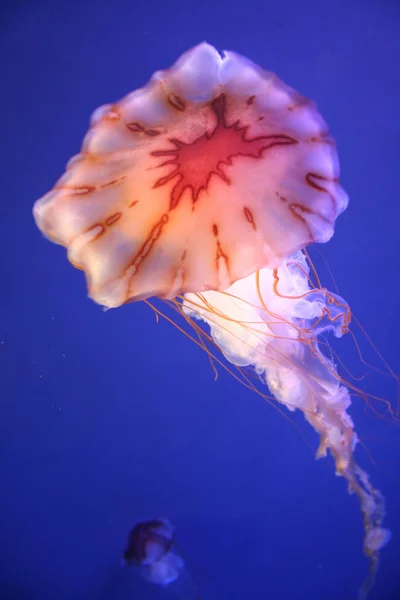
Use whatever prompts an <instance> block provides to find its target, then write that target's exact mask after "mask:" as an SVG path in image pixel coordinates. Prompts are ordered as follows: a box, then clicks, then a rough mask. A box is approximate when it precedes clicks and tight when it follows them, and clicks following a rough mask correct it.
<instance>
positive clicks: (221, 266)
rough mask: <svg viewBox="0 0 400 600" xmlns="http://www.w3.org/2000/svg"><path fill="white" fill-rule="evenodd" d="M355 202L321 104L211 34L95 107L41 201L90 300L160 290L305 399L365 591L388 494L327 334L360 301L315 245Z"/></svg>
mask: <svg viewBox="0 0 400 600" xmlns="http://www.w3.org/2000/svg"><path fill="white" fill-rule="evenodd" d="M347 203H348V198H347V195H346V193H345V192H344V190H343V189H342V187H341V186H340V183H339V162H338V157H337V152H336V147H335V142H334V140H333V139H332V137H331V136H330V134H329V131H328V128H327V125H326V124H325V122H324V120H323V119H322V117H321V115H320V114H319V113H318V111H317V109H316V107H315V105H314V104H313V103H312V102H310V101H309V100H307V99H306V98H304V97H302V96H300V95H299V94H298V93H297V92H296V91H295V90H293V89H292V88H290V87H288V86H287V85H285V84H284V83H283V82H282V81H281V80H280V79H278V77H276V76H275V75H273V74H272V73H269V72H266V71H263V70H262V69H261V68H260V67H257V66H256V65H254V64H253V63H252V62H250V61H249V60H247V59H246V58H244V57H242V56H239V55H238V54H235V53H234V52H224V53H223V54H222V55H220V54H219V53H218V52H217V51H216V50H215V48H213V47H212V46H210V45H209V44H206V43H203V44H200V45H199V46H197V47H195V48H193V49H192V50H189V51H188V52H186V53H185V54H183V55H182V56H181V58H180V59H179V60H178V61H177V62H176V63H175V64H174V65H173V66H172V67H171V68H170V69H169V70H165V71H159V72H157V73H155V74H154V75H153V77H152V78H151V79H150V81H149V83H148V84H147V85H146V86H145V87H143V88H141V89H138V90H136V91H134V92H133V93H131V94H129V95H127V96H126V97H125V98H123V99H122V100H121V101H120V102H117V103H115V104H113V105H107V106H103V107H101V108H100V109H98V110H96V111H95V113H94V114H93V117H92V122H91V128H90V130H89V132H88V134H87V135H86V137H85V139H84V142H83V146H82V150H81V153H80V154H78V155H77V156H75V157H74V158H72V159H71V161H70V162H69V163H68V166H67V170H66V172H65V174H64V175H63V176H62V177H61V179H60V180H59V181H58V182H57V183H56V185H55V187H54V189H53V190H52V191H51V192H49V193H48V194H47V195H45V196H44V197H43V198H41V199H40V200H38V201H37V202H36V204H35V207H34V217H35V220H36V223H37V225H38V227H39V228H40V229H41V231H42V232H43V233H44V235H46V236H47V237H48V238H50V239H51V240H52V241H54V242H56V243H58V244H62V245H63V246H65V247H66V248H67V249H68V258H69V260H70V261H71V263H72V264H73V265H74V266H75V267H77V268H79V269H82V270H83V271H84V272H85V275H86V281H87V286H88V293H89V296H90V297H91V298H92V299H93V300H94V301H95V302H97V303H99V304H101V305H103V306H105V307H108V308H112V307H118V306H121V305H122V304H125V303H127V302H133V301H138V300H145V301H146V302H147V303H148V304H150V305H151V306H152V307H153V309H154V310H155V311H156V312H157V313H158V314H163V315H164V316H165V317H166V318H167V319H168V320H172V319H171V318H170V317H168V315H167V314H165V313H163V311H161V310H160V309H159V308H157V306H155V305H153V304H152V303H150V301H149V300H148V299H149V298H150V297H153V296H156V297H158V298H161V299H163V300H164V301H165V302H167V303H169V304H170V306H172V308H173V309H175V310H176V311H177V312H178V313H179V314H180V315H181V316H182V317H183V318H184V319H185V321H186V323H188V324H189V325H190V326H191V327H192V328H193V330H194V334H193V335H191V334H189V333H188V332H187V331H186V334H187V335H188V336H189V337H192V339H193V340H194V341H195V343H197V344H198V345H199V346H200V347H201V348H203V349H205V350H206V351H207V352H208V353H209V356H210V357H211V358H212V360H213V361H214V362H220V359H219V358H218V354H217V352H216V351H217V350H220V351H221V352H222V353H223V355H224V356H225V358H226V359H227V360H228V361H229V362H230V363H232V364H233V365H234V366H235V367H233V368H234V369H235V371H234V375H235V377H237V378H239V379H240V380H241V381H242V383H244V385H246V386H247V387H248V388H249V389H251V390H254V391H256V392H257V393H258V394H259V395H261V396H262V397H263V398H269V396H268V395H267V394H266V393H265V392H264V391H263V390H262V386H258V387H257V385H256V384H254V382H253V379H252V378H250V377H249V375H248V373H247V371H246V367H249V366H250V367H252V368H253V370H255V372H256V373H257V375H258V376H259V378H260V380H261V381H262V382H263V383H264V384H266V385H267V386H268V389H269V391H270V393H271V394H272V395H273V397H274V399H275V400H276V401H278V402H280V403H282V404H284V405H285V406H286V407H287V408H288V409H289V410H295V409H299V410H301V411H302V412H303V413H304V416H305V418H306V419H307V421H308V422H309V423H310V424H311V425H312V427H313V428H314V429H315V430H316V431H317V433H318V434H319V438H320V445H319V448H318V451H317V457H322V456H325V455H326V454H327V451H329V452H330V454H331V455H332V457H333V459H334V462H335V469H336V474H337V475H341V476H343V477H344V478H345V479H346V480H347V483H348V487H349V491H350V492H352V493H355V494H356V495H357V497H358V499H359V502H360V507H361V511H362V514H363V519H364V528H365V535H364V551H365V554H366V555H367V557H368V558H369V561H370V568H369V574H368V577H367V579H366V581H365V583H364V585H363V587H362V589H361V591H360V597H365V596H366V595H367V593H368V591H369V589H370V587H371V585H372V583H373V580H374V577H375V574H376V569H377V565H378V558H379V550H380V548H381V547H382V546H383V545H384V544H385V542H386V541H387V540H388V539H389V532H388V531H387V530H386V529H384V528H383V527H382V526H381V523H382V519H383V517H384V514H385V507H384V499H383V497H382V495H381V494H380V492H379V491H378V490H376V489H375V488H374V487H373V486H372V485H371V483H370V481H369V478H368V475H367V473H365V472H364V471H363V470H362V469H361V468H360V466H359V465H358V464H357V463H356V461H355V457H354V449H355V446H356V443H357V435H356V433H355V430H354V425H353V422H352V420H351V417H350V415H349V413H348V408H349V406H350V393H351V392H355V393H359V390H357V389H356V388H355V387H354V386H353V385H352V384H350V383H349V382H346V381H345V380H344V379H343V378H342V376H340V375H339V374H338V372H337V368H336V365H335V363H334V360H333V358H332V356H333V355H332V353H331V352H330V350H329V347H328V345H327V342H325V341H323V343H322V344H321V335H322V334H327V333H333V335H335V336H336V337H341V336H342V335H344V334H346V333H347V332H348V331H349V327H350V324H351V316H352V315H351V310H350V308H349V306H348V305H347V304H346V302H345V301H344V300H343V298H341V297H339V296H338V295H336V294H333V293H331V292H329V291H328V290H327V289H326V288H324V287H323V286H322V285H321V283H320V280H319V277H318V275H317V272H316V270H315V268H314V267H313V265H312V263H311V261H310V260H309V257H308V254H307V251H306V247H307V246H308V245H309V244H312V243H314V242H327V241H328V240H329V239H330V238H331V237H332V235H333V232H334V226H335V221H336V218H337V217H338V216H339V215H340V214H341V213H342V212H343V211H344V210H345V208H346V207H347ZM177 326H179V325H177ZM208 326H209V328H210V334H209V333H208V330H207V327H208ZM324 340H325V338H324ZM326 349H328V350H327V351H326ZM222 364H223V365H226V363H222ZM225 368H229V367H227V366H225ZM162 547H163V546H162V544H159V545H158V546H157V544H156V548H155V549H154V551H156V550H157V548H158V549H159V550H160V548H162ZM168 552H169V551H167V552H166V553H165V558H166V557H168V558H169V554H168ZM171 559H172V557H171ZM167 563H168V561H167ZM172 563H173V564H172V565H171V568H172V572H174V569H177V568H178V565H177V564H175V563H174V561H173V560H172ZM156 564H157V561H156V563H155V564H154V565H153V566H154V567H155V565H156ZM164 566H165V568H166V572H167V571H168V566H169V565H168V564H165V565H164V563H163V568H164ZM148 570H149V573H150V575H151V576H154V577H156V573H157V569H154V570H153V569H152V568H150V567H149V569H148ZM175 572H177V571H175Z"/></svg>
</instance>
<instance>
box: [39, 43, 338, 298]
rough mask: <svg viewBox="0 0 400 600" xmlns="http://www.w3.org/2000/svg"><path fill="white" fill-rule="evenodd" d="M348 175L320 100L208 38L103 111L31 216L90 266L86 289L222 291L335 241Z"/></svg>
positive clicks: (96, 293)
mask: <svg viewBox="0 0 400 600" xmlns="http://www.w3.org/2000/svg"><path fill="white" fill-rule="evenodd" d="M338 176H339V166H338V159H337V154H336V150H335V145H334V142H333V140H332V138H331V136H330V135H329V132H328V130H327V127H326V124H325V123H324V121H323V119H322V117H321V116H320V115H319V113H318V112H317V110H316V108H315V106H314V105H313V104H312V103H311V102H309V101H308V100H306V99H305V98H303V97H302V96H300V95H299V94H298V93H297V92H295V91H294V90H293V89H291V88H289V87H288V86H286V85H285V84H284V83H283V82H282V81H280V80H279V79H278V78H277V77H276V76H274V75H272V74H271V73H269V72H266V71H263V70H262V69H260V68H259V67H257V66H256V65H254V64H253V63H251V62H250V61H248V60H247V59H245V58H243V57H242V56H239V55H238V54H235V53H234V52H225V53H224V55H223V56H221V55H220V54H219V53H218V52H217V50H215V48H213V47H212V46H210V45H209V44H206V43H203V44H200V45H199V46H197V47H195V48H193V49H192V50H189V51H188V52H186V53H185V54H183V55H182V57H181V58H180V59H179V60H178V61H177V62H176V63H175V65H173V66H172V67H171V68H170V69H168V70H165V71H159V72H157V73H155V74H154V75H153V77H152V78H151V79H150V81H149V83H148V84H147V85H146V86H145V87H144V88H141V89H139V90H136V91H135V92H133V93H131V94H129V95H128V96H126V97H125V98H123V99H122V100H121V101H120V102H117V103H115V104H113V105H109V106H108V107H101V109H98V110H97V111H96V112H95V113H94V116H93V117H92V122H91V128H90V130H89V132H88V134H87V136H86V137H85V140H84V142H83V146H82V150H81V153H80V154H79V155H78V156H76V157H74V158H73V159H72V161H70V163H69V164H68V166H67V170H66V173H65V174H64V175H63V177H61V179H60V180H59V181H58V182H57V183H56V185H55V187H54V189H53V190H52V192H50V193H49V194H47V195H46V196H44V197H43V198H41V199H40V200H38V201H37V202H36V204H35V207H34V216H35V220H36V223H37V225H38V227H39V228H40V229H41V230H42V232H43V233H44V234H45V235H46V236H47V237H49V238H50V239H51V240H53V241H55V242H57V243H59V244H62V245H63V246H65V247H67V249H68V258H69V260H70V261H71V262H72V263H73V264H74V265H75V266H77V267H78V268H81V269H83V270H84V272H85V274H86V278H87V284H88V290H89V296H90V297H91V298H92V299H93V300H95V301H96V302H98V303H100V304H102V305H104V306H107V307H116V306H120V305H121V304H124V303H126V302H128V301H130V300H140V299H144V298H148V297H151V296H158V297H161V298H174V297H176V296H178V295H180V294H183V293H185V292H201V291H204V290H209V289H211V290H224V289H226V288H228V287H229V285H231V284H232V283H233V282H234V281H236V280H238V279H241V278H243V277H245V276H247V275H249V274H251V273H254V272H255V271H256V270H257V269H260V268H262V267H266V266H268V267H271V268H274V267H277V266H279V264H280V263H281V261H282V259H283V258H285V257H286V256H289V255H291V254H292V253H294V252H295V251H297V250H299V249H301V248H304V247H305V246H306V245H308V244H310V243H311V242H314V241H315V242H326V241H327V240H329V239H330V237H331V236H332V234H333V229H334V223H335V219H336V217H337V216H338V215H339V214H340V213H341V212H342V211H343V210H344V209H345V208H346V206H347V196H346V194H345V192H344V191H343V189H342V188H341V186H340V184H339V182H338ZM238 240H240V244H238Z"/></svg>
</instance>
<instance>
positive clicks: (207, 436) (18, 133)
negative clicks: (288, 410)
mask: <svg viewBox="0 0 400 600" xmlns="http://www.w3.org/2000/svg"><path fill="white" fill-rule="evenodd" d="M0 10H1V13H0V56H1V67H0V68H1V71H0V82H1V90H2V91H1V94H0V97H1V104H2V106H1V112H0V120H1V122H2V127H1V132H2V141H1V156H2V158H1V163H0V164H1V170H2V178H1V181H2V190H1V200H0V257H1V260H0V268H1V294H0V309H1V320H0V342H1V345H0V352H1V358H0V361H1V362H0V381H1V388H0V397H1V401H0V444H1V458H0V482H1V493H0V598H1V600H36V599H37V600H54V599H55V598H57V600H81V599H82V600H83V599H85V600H86V599H87V600H132V599H135V600H138V599H140V600H147V599H148V600H153V599H154V600H157V599H158V598H160V600H162V599H163V598H166V599H167V598H168V597H171V598H172V596H168V594H166V593H165V592H163V591H162V590H159V589H157V588H153V587H152V586H150V585H148V584H146V583H144V582H142V581H141V580H140V579H139V578H137V577H135V575H134V574H133V573H132V572H127V571H126V570H124V569H123V568H122V567H121V566H120V556H121V552H122V550H123V547H124V543H125V538H126V535H127V533H128V531H129V529H130V528H131V527H132V526H133V524H134V522H135V521H137V520H138V519H141V518H146V517H153V516H158V515H161V516H166V517H168V518H170V519H171V520H172V522H173V523H174V524H175V526H176V528H177V536H178V540H179V546H180V548H182V549H183V551H184V554H185V557H186V559H187V563H188V568H189V570H190V571H191V573H192V575H193V577H194V578H195V580H196V583H197V584H198V586H199V588H200V589H201V591H202V598H203V599H204V600H217V599H218V600H225V599H226V600H227V599H229V600H247V599H249V600H250V599H251V600H259V599H260V600H261V599H263V600H264V599H268V600H286V599H290V600H352V599H353V598H355V597H356V591H357V588H358V586H359V584H360V583H361V581H362V580H363V577H364V575H365V573H366V569H367V561H366V560H365V558H364V557H363V554H362V522H361V516H360V513H359V508H358V504H357V502H356V500H355V498H354V497H351V496H348V495H347V491H346V485H345V482H344V480H343V479H340V478H337V477H335V476H334V474H333V464H332V460H331V459H330V458H327V459H325V460H323V461H319V462H315V461H314V458H313V453H312V451H311V450H310V447H309V446H308V445H307V443H306V442H305V440H304V438H303V437H302V436H301V435H299V433H298V431H297V430H296V428H295V426H294V425H293V423H290V422H289V421H288V420H286V419H284V418H283V417H282V415H280V414H279V413H278V412H277V411H276V410H275V409H274V408H273V407H272V406H269V405H267V404H264V403H263V402H262V401H261V400H260V399H259V398H258V397H257V396H255V395H252V394H251V393H250V392H248V391H247V390H246V389H245V388H243V387H241V386H240V385H238V384H237V382H235V381H234V380H233V379H231V378H230V377H229V376H228V375H226V374H224V373H223V372H221V373H220V378H219V380H218V381H217V382H215V381H214V380H213V373H212V371H211V368H210V366H209V363H208V361H207V357H206V356H205V355H204V354H202V352H201V351H200V350H199V349H197V348H196V347H195V346H194V345H193V344H191V343H190V342H189V341H188V340H187V339H186V338H185V337H184V336H183V335H182V334H180V333H179V332H178V331H177V330H175V329H174V328H173V327H172V326H170V325H169V324H167V323H165V322H160V323H159V324H157V323H156V321H155V318H154V315H153V314H152V312H151V310H150V309H149V308H147V307H146V306H145V305H144V304H142V303H138V304H131V305H129V306H126V307H124V308H121V309H118V310H114V311H109V312H107V313H104V312H103V311H102V310H101V309H100V308H99V307H98V306H96V305H95V304H94V303H93V302H91V301H89V300H88V299H86V292H85V285H84V279H83V275H82V274H81V273H80V272H78V271H76V270H74V269H73V268H72V267H71V266H70V264H69V263H68V262H67V260H66V259H65V252H64V250H63V249H61V248H60V247H56V246H54V245H52V244H50V243H49V242H48V241H46V240H44V239H43V238H42V237H41V235H40V233H39V232H38V231H37V229H36V228H35V225H34V222H33V219H32V213H31V210H32V205H33V202H34V201H35V200H36V199H37V198H38V197H39V196H41V195H43V194H44V193H45V192H46V191H48V190H49V189H50V188H51V186H52V185H53V184H54V182H55V181H56V179H57V178H58V177H59V176H60V175H61V173H62V172H63V169H64V166H65V163H66V162H67V160H68V159H69V157H70V156H72V155H73V154H75V153H76V152H77V151H78V150H79V146H80V143H81V140H82V138H83V135H84V133H85V132H86V129H87V125H88V119H89V116H90V114H91V112H92V111H93V109H94V108H96V107H97V106H99V105H101V104H104V103H106V102H109V101H113V100H115V99H118V98H120V97H121V96H123V95H124V94H125V93H127V92H129V91H131V90H133V89H135V88H137V87H140V86H141V85H143V84H144V83H145V82H146V80H147V79H148V77H149V76H150V75H151V74H152V73H153V72H154V71H155V70H157V69H159V68H163V67H167V66H169V65H170V64H172V62H173V61H174V60H175V59H176V58H177V57H178V56H179V55H180V54H181V53H182V52H183V51H184V50H186V49H187V48H190V47H191V46H193V45H195V44H197V43H198V42H200V41H202V40H203V39H206V40H207V41H209V42H210V43H212V44H214V45H215V46H216V47H217V48H219V49H224V48H228V49H233V50H236V51H237V52H240V53H242V54H244V55H245V56H248V57H249V58H251V59H252V60H254V61H255V62H257V63H259V64H261V65H262V66H264V67H265V68H267V69H269V70H272V71H275V72H276V73H277V74H279V76H280V77H281V78H282V79H284V80H285V81H286V82H287V83H289V84H291V85H292V86H294V87H295V88H297V89H298V90H299V91H301V92H302V93H303V94H305V95H306V96H309V97H311V98H312V99H314V100H316V101H317V103H318V106H319V108H320V110H321V112H322V114H323V115H324V117H325V118H326V120H327V121H328V123H329V125H330V128H331V131H332V133H333V135H334V136H335V138H336V140H337V143H338V149H339V154H340V159H341V166H342V183H343V185H344V187H345V188H346V190H347V191H348V192H349V194H350V205H349V208H348V210H347V211H346V212H345V213H344V214H343V216H341V217H340V219H339V220H338V224H337V229H336V233H335V236H334V238H333V239H332V241H331V242H329V243H328V244H327V245H325V246H324V247H321V248H320V249H321V250H322V252H323V255H324V257H325V259H326V261H327V262H328V264H329V267H330V269H331V271H332V272H333V274H334V277H335V280H336V283H337V285H338V286H339V290H340V293H341V294H342V295H343V296H344V297H345V298H346V300H347V301H348V302H349V303H350V305H351V306H352V309H353V311H354V313H355V315H356V316H357V318H358V319H359V320H360V321H361V323H362V324H363V326H364V328H365V330H366V332H367V333H368V334H369V335H370V336H371V337H372V339H373V341H374V343H375V344H376V346H377V348H378V349H379V350H380V351H381V352H382V354H383V356H384V357H385V359H386V360H387V361H388V363H389V364H390V365H391V366H392V367H393V369H394V371H396V372H397V373H399V374H400V354H399V337H400V327H399V321H398V312H399V310H398V309H399V304H400V303H399V271H400V268H399V259H400V255H399V239H400V238H399V217H400V204H399V189H400V185H399V184H400V179H399V159H400V142H399V139H400V116H399V108H398V107H399V101H400V76H399V70H398V65H399V63H400V43H399V39H400V8H399V5H398V3H396V1H395V0H391V1H390V0H376V1H375V2H374V1H362V0H360V1H355V0H350V1H344V0H343V1H336V2H334V1H330V2H317V1H312V0H302V1H301V2H300V1H298V0H293V1H290V0H282V1H280V2H274V3H272V2H267V1H266V0H262V1H260V0H259V1H255V0H249V1H247V2H239V1H230V2H228V1H226V0H214V1H211V0H196V1H192V0H185V1H177V0H170V1H164V2H162V1H161V0H158V1H154V0H146V1H145V2H140V3H139V2H135V1H134V0H130V1H128V0H113V2H105V1H104V0H97V2H95V1H94V0H82V1H81V2H78V1H77V0H71V1H69V2H58V1H56V0H54V1H50V0H48V1H45V0H43V1H40V0H31V1H28V0H26V1H18V0H14V1H12V0H11V1H9V2H8V3H7V2H5V3H3V4H2V6H1V9H0ZM314 257H315V260H316V262H317V263H318V264H321V265H322V266H321V271H322V272H321V274H322V277H323V278H324V280H325V282H326V283H327V284H329V285H331V283H332V282H331V279H330V276H329V273H328V272H327V270H326V269H324V266H323V261H321V260H320V257H319V255H318V254H314ZM360 340H361V341H360V343H361V347H362V350H363V352H365V356H366V358H368V360H371V361H372V362H373V364H375V365H376V366H378V367H379V366H380V363H379V360H378V359H377V358H376V357H374V355H373V353H372V352H371V350H370V348H369V346H368V344H367V343H366V341H365V339H364V340H363V338H362V336H360ZM334 347H335V349H336V350H337V351H339V353H340V356H341V357H342V359H343V361H344V363H345V364H346V366H347V368H348V369H350V371H351V372H352V373H354V374H355V375H358V376H360V375H362V374H363V373H365V372H371V370H370V369H367V368H366V367H365V366H363V365H362V364H361V363H360V361H359V360H358V359H357V355H356V353H355V352H354V347H353V346H352V344H351V341H350V340H349V339H347V340H343V341H341V342H337V343H335V345H334ZM359 385H360V387H361V388H363V389H367V390H368V391H370V392H371V393H376V394H379V395H380V396H383V397H385V398H387V399H390V400H392V401H393V403H394V404H395V403H396V385H395V383H394V382H393V380H391V379H390V378H388V377H385V376H382V375H378V374H376V375H369V376H368V377H367V378H366V379H364V380H363V381H360V382H359ZM351 414H352V416H353V418H354V420H355V423H356V428H357V431H358V432H359V434H360V437H361V438H362V439H363V441H364V442H365V444H366V447H367V449H368V451H369V452H370V454H371V455H372V457H373V460H374V463H375V464H372V463H371V460H370V458H369V455H368V453H367V452H365V451H364V450H363V449H362V447H361V446H360V447H359V448H358V450H357V457H358V459H359V461H360V463H361V464H362V465H363V466H364V467H365V468H366V469H367V470H368V471H369V472H370V474H371V478H372V481H373V483H374V484H375V485H376V486H377V487H379V488H380V489H381V490H382V491H383V493H384V494H385V496H386V499H387V509H388V516H387V520H386V523H387V525H388V526H389V527H390V528H391V529H392V531H393V538H392V540H391V542H390V544H389V545H388V546H387V548H385V549H384V550H383V552H382V563H381V568H380V571H379V576H378V580H377V583H376V586H375V588H374V590H373V593H372V594H371V597H370V598H371V600H394V599H395V598H400V577H399V572H400V571H399V570H400V559H399V557H400V541H399V540H400V512H399V506H400V502H399V499H400V479H399V478H400V471H399V466H400V432H399V429H398V427H395V426H393V425H391V424H390V423H387V422H384V421H382V420H379V419H378V418H376V417H372V416H371V414H370V413H368V412H367V411H366V410H365V404H364V401H363V400H362V399H360V398H355V399H354V404H353V408H352V409H351ZM294 422H295V424H298V425H300V427H301V429H302V430H303V431H304V433H305V435H306V439H307V440H308V442H309V443H310V444H311V446H312V447H313V448H316V447H317V439H316V436H315V435H314V433H313V431H312V430H311V429H310V428H309V426H308V425H307V424H306V423H305V422H304V420H303V417H302V416H301V415H295V416H294ZM184 600H190V599H184Z"/></svg>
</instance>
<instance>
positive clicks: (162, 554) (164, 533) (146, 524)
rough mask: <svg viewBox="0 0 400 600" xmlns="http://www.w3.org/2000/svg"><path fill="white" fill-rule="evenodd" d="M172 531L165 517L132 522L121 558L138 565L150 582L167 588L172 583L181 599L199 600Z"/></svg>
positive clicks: (132, 564) (128, 563)
mask: <svg viewBox="0 0 400 600" xmlns="http://www.w3.org/2000/svg"><path fill="white" fill-rule="evenodd" d="M174 535H175V530H174V527H173V526H172V524H171V523H170V522H169V521H168V520H167V519H151V520H149V521H141V522H139V523H137V524H136V525H135V527H134V528H133V529H132V531H131V532H130V534H129V537H128V543H127V547H126V550H125V552H124V560H125V562H126V564H127V565H128V566H134V567H137V568H138V569H139V570H140V572H141V575H142V576H143V577H144V578H145V579H146V580H147V581H149V582H150V583H154V584H156V585H158V586H162V587H167V586H171V585H172V584H174V591H175V594H176V596H178V597H180V598H182V600H191V599H193V600H200V596H199V595H198V592H197V590H196V588H195V586H194V584H193V581H192V579H191V577H190V575H189V573H188V571H187V570H186V567H185V562H184V560H183V558H182V556H180V554H178V552H177V551H176V549H175V547H174Z"/></svg>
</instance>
